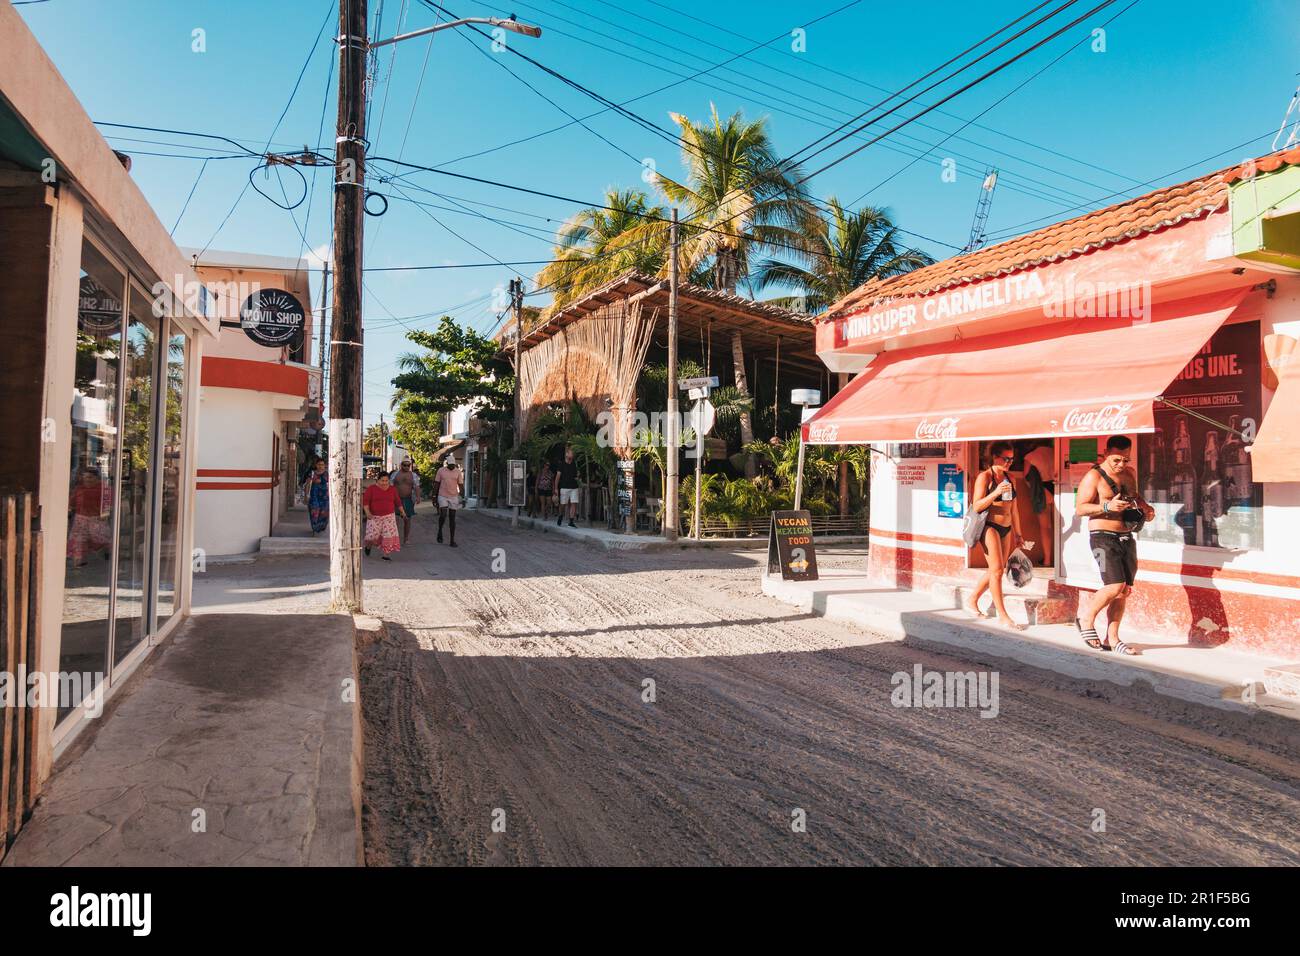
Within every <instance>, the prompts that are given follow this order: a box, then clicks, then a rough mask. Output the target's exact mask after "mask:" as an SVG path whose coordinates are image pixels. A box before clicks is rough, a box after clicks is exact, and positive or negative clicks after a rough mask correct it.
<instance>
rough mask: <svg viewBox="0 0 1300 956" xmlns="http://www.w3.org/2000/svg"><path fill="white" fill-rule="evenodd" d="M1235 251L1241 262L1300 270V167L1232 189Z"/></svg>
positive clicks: (1230, 206) (1234, 185)
mask: <svg viewBox="0 0 1300 956" xmlns="http://www.w3.org/2000/svg"><path fill="white" fill-rule="evenodd" d="M1228 209H1229V211H1230V212H1231V214H1232V251H1233V255H1235V256H1236V257H1237V258H1239V259H1247V260H1249V261H1251V262H1259V263H1266V264H1268V265H1274V266H1284V267H1287V268H1291V269H1300V166H1283V167H1282V168H1281V169H1276V170H1274V171H1273V172H1269V173H1260V174H1258V175H1256V176H1254V177H1252V178H1250V179H1244V180H1241V181H1240V182H1236V183H1232V184H1231V185H1230V186H1229V187H1228Z"/></svg>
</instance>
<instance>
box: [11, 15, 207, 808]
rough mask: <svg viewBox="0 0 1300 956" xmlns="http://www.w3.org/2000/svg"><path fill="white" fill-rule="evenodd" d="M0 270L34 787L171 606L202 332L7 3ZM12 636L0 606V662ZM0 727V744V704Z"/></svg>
mask: <svg viewBox="0 0 1300 956" xmlns="http://www.w3.org/2000/svg"><path fill="white" fill-rule="evenodd" d="M0 264H2V265H3V273H4V276H5V280H4V282H3V283H0V317H3V321H4V324H5V328H6V330H7V331H8V333H9V336H10V338H9V341H8V343H7V347H6V348H5V350H4V351H3V357H2V358H0V367H2V371H0V403H3V405H4V407H5V408H6V410H7V412H8V425H7V427H6V428H5V429H4V430H3V437H2V438H0V445H2V448H0V485H2V486H3V491H4V493H6V494H16V495H30V496H31V499H30V500H31V501H32V503H33V508H32V512H31V520H32V524H31V529H32V540H33V541H35V542H37V545H36V546H34V547H33V548H32V549H31V550H30V552H28V553H30V555H31V559H32V560H33V561H35V562H36V563H37V564H38V567H37V569H36V570H37V571H38V573H37V574H36V575H35V576H34V577H33V580H34V581H36V582H38V586H37V587H36V588H35V589H34V590H33V592H32V593H31V594H30V595H29V601H30V610H31V613H30V615H29V616H28V617H27V621H28V622H30V628H29V631H30V633H29V637H30V640H29V642H28V644H27V648H28V649H29V651H30V653H27V654H25V655H24V654H21V653H20V654H19V656H20V658H21V660H22V665H23V667H24V668H25V670H26V672H27V678H28V682H29V686H30V681H31V679H32V678H33V677H34V676H36V675H42V676H44V677H45V678H47V680H48V681H49V682H50V683H49V684H47V690H48V696H45V697H42V698H41V701H42V706H39V707H37V708H35V709H34V710H33V711H32V715H34V720H33V721H32V722H31V723H30V724H28V725H27V726H28V728H29V730H30V738H29V739H28V741H27V742H28V743H29V744H30V746H29V747H28V748H27V749H26V751H25V752H24V753H23V754H22V758H23V763H24V766H25V767H26V768H27V770H26V772H28V773H30V774H32V775H33V780H34V783H35V785H36V786H39V783H40V781H42V780H44V779H45V778H46V777H47V776H48V775H49V773H50V770H51V767H52V763H53V759H54V757H55V754H56V752H57V750H58V748H59V747H61V746H62V745H64V744H65V743H66V742H68V741H69V740H70V739H71V738H72V737H73V736H74V735H75V733H76V731H77V730H79V729H81V728H82V727H84V726H85V720H84V718H85V717H87V716H93V715H94V714H95V713H97V712H99V711H101V709H102V705H103V701H104V699H105V696H111V695H112V694H114V693H115V692H117V690H118V689H120V687H121V686H122V685H123V682H124V681H125V680H126V679H127V678H128V677H129V675H130V674H131V673H132V672H133V671H134V670H135V669H136V668H137V667H138V666H139V664H140V662H141V661H142V660H144V659H145V657H147V656H148V654H149V653H150V651H151V650H152V649H153V648H154V647H156V646H157V645H158V643H159V642H160V641H162V640H164V639H165V638H166V637H167V636H168V635H169V634H170V633H171V632H172V631H174V629H175V628H176V627H177V625H178V624H179V623H180V622H181V621H182V620H183V619H184V618H185V617H186V615H187V614H188V611H189V602H190V583H191V561H190V554H191V548H192V544H191V541H192V536H193V531H194V526H193V490H192V489H193V474H194V466H195V447H196V436H197V407H198V381H199V377H198V367H199V364H200V362H201V361H202V351H203V345H204V342H205V341H211V339H212V337H213V336H214V335H215V333H216V330H217V326H216V321H215V319H213V318H211V317H209V316H208V315H207V314H206V308H207V303H206V297H205V295H204V293H203V290H202V287H201V285H200V283H199V282H198V280H197V277H196V276H195V274H194V272H193V271H192V270H191V269H190V266H189V263H188V261H187V260H186V258H185V256H184V255H183V254H182V253H181V251H180V250H179V249H178V248H177V247H176V246H175V244H174V243H173V242H172V241H171V239H170V237H169V235H168V233H167V230H166V228H165V227H164V226H163V225H162V223H161V222H160V221H159V220H158V217H157V216H156V215H155V214H154V212H153V210H152V209H151V208H150V206H149V204H148V203H147V202H146V200H145V198H144V196H143V195H142V194H141V192H140V190H139V188H138V187H137V186H136V185H135V183H134V182H133V181H132V179H131V176H130V173H129V162H128V161H127V160H126V158H125V157H122V156H120V155H118V154H115V153H114V151H113V150H112V149H111V148H110V147H109V145H108V143H107V142H106V141H105V140H104V138H103V137H102V136H101V135H100V134H99V132H98V131H97V130H96V128H95V126H94V124H93V123H92V122H91V120H90V117H89V116H87V115H86V113H85V111H84V110H83V109H82V107H81V105H80V104H79V103H78V102H77V100H76V98H75V97H74V95H73V94H72V91H71V90H70V89H69V88H68V86H67V84H66V83H64V81H63V79H62V77H61V76H60V75H59V73H58V71H57V70H56V69H55V68H54V66H53V64H52V63H51V62H50V61H49V59H48V58H47V57H46V55H45V53H44V52H43V51H42V50H41V48H40V46H39V44H37V42H36V40H35V38H34V37H33V36H32V35H31V33H30V31H29V30H28V29H27V27H26V25H25V24H24V23H23V22H22V20H21V19H20V18H19V16H18V15H17V13H15V12H14V9H13V8H12V7H11V6H9V5H8V4H4V5H0ZM6 538H7V541H6V545H7V546H13V545H14V544H17V545H18V547H19V548H21V547H22V546H23V542H22V541H21V540H18V541H16V542H15V540H14V538H13V536H12V535H10V534H8V533H7V534H6ZM10 553H12V552H10ZM12 586H13V578H12V577H9V578H7V580H6V582H5V587H6V590H8V589H9V588H10V587H12ZM7 596H8V595H7ZM19 635H20V629H19V627H18V624H17V623H16V622H15V619H14V618H13V617H7V618H6V620H5V635H4V636H5V642H4V644H5V654H6V655H7V661H6V663H5V664H4V665H0V666H3V667H8V666H9V665H11V664H12V663H13V661H14V660H15V657H14V655H15V650H16V649H15V643H16V638H17V637H18V636H19ZM17 651H19V652H21V651H22V648H21V647H18V648H17ZM4 719H5V721H6V734H5V743H6V746H8V745H9V743H10V740H11V735H10V733H8V731H9V730H10V725H11V723H12V722H13V721H14V720H15V717H14V712H13V710H12V709H9V710H6V712H5V714H4ZM25 719H28V718H27V717H25V716H20V717H18V722H19V725H20V726H22V723H21V722H22V721H23V720H25ZM10 756H11V754H9V753H6V754H5V760H6V762H9V761H10ZM7 769H8V768H7ZM6 779H8V777H6Z"/></svg>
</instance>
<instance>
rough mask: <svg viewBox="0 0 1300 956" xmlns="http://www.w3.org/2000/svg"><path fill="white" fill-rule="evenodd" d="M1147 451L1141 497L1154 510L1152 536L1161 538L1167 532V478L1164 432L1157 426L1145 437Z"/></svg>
mask: <svg viewBox="0 0 1300 956" xmlns="http://www.w3.org/2000/svg"><path fill="white" fill-rule="evenodd" d="M1146 448H1147V453H1146V455H1145V456H1144V460H1143V465H1144V468H1143V481H1142V498H1143V499H1144V500H1145V501H1146V503H1147V504H1149V505H1150V506H1151V508H1152V510H1154V511H1155V513H1156V517H1155V521H1154V523H1153V528H1152V530H1153V531H1154V535H1153V537H1154V538H1156V539H1160V538H1163V537H1164V536H1165V535H1167V534H1168V533H1169V479H1168V477H1167V476H1166V474H1165V433H1164V430H1163V429H1161V428H1157V429H1156V430H1155V433H1154V434H1152V435H1151V437H1150V438H1149V439H1147V446H1146Z"/></svg>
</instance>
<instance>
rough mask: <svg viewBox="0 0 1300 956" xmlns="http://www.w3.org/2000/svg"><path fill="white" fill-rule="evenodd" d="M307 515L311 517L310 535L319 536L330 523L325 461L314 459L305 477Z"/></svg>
mask: <svg viewBox="0 0 1300 956" xmlns="http://www.w3.org/2000/svg"><path fill="white" fill-rule="evenodd" d="M306 485H307V513H308V515H309V516H310V517H311V533H312V534H320V533H321V532H322V531H324V530H325V526H326V525H328V524H329V523H330V479H329V475H328V474H326V472H325V460H324V459H322V458H317V459H316V464H315V465H314V466H313V467H312V471H311V474H309V475H308V476H307V481H306Z"/></svg>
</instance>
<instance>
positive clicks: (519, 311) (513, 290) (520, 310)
mask: <svg viewBox="0 0 1300 956" xmlns="http://www.w3.org/2000/svg"><path fill="white" fill-rule="evenodd" d="M510 308H511V310H512V311H513V312H514V314H515V409H514V411H515V441H514V446H515V447H516V448H518V447H520V446H521V445H522V444H523V425H524V408H523V400H522V395H523V393H522V392H521V391H520V390H519V358H520V355H521V354H522V352H521V349H522V343H523V339H524V282H523V280H522V279H518V278H516V279H511V280H510ZM506 480H507V481H509V480H510V476H509V475H507V476H506ZM525 486H526V483H525ZM507 487H508V486H507ZM510 527H512V528H517V527H519V506H518V505H515V507H514V513H513V514H512V515H511V516H510Z"/></svg>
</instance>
